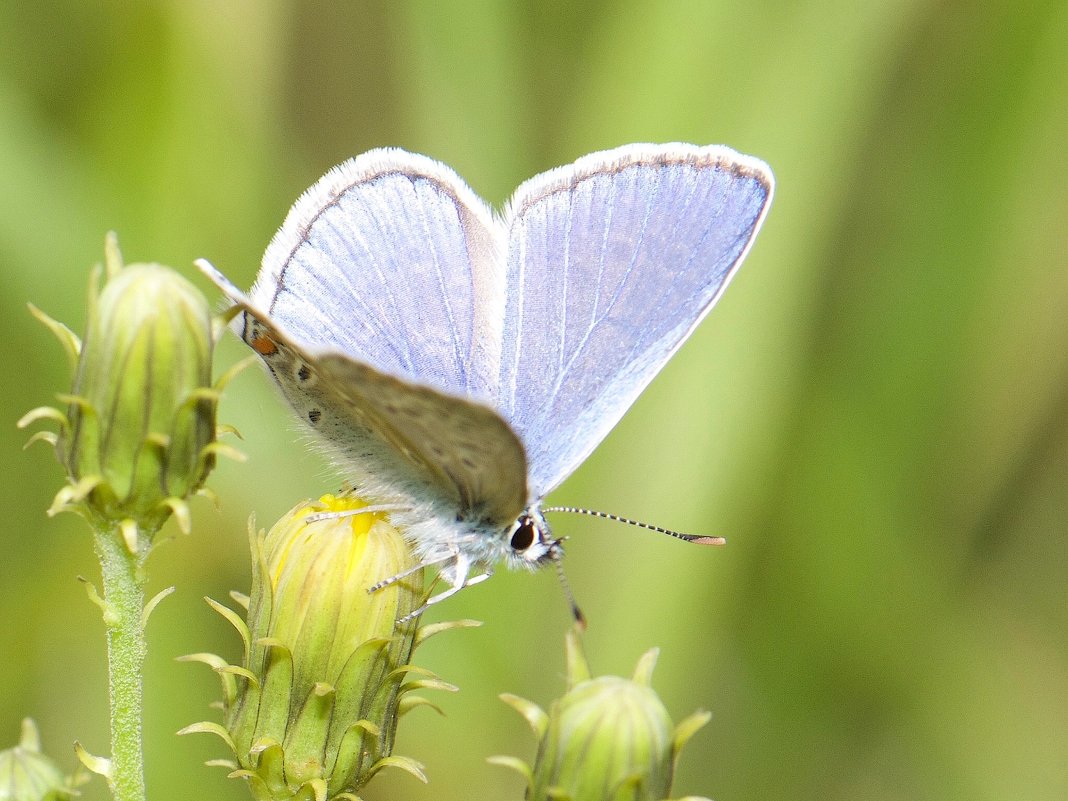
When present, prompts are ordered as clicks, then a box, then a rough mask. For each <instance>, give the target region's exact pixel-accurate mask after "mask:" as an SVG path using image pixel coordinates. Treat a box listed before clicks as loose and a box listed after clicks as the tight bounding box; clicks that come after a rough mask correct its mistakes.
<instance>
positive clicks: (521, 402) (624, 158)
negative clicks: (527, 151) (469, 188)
mask: <svg viewBox="0 0 1068 801" xmlns="http://www.w3.org/2000/svg"><path fill="white" fill-rule="evenodd" d="M771 192H772V179H771V174H770V172H769V171H768V170H767V168H766V167H765V166H764V165H763V164H762V163H761V162H758V161H756V160H754V159H749V158H747V157H744V156H740V155H738V154H736V153H734V152H733V151H731V150H728V149H726V148H697V147H694V146H691V145H663V146H653V145H631V146H627V147H624V148H619V149H617V150H615V151H607V152H605V153H595V154H592V155H591V156H587V157H585V158H583V159H580V160H579V161H578V162H576V163H575V164H574V165H571V166H568V167H561V168H558V169H556V170H553V171H551V172H548V173H545V174H544V175H540V176H537V177H535V178H533V179H531V180H530V181H528V182H527V183H525V184H523V185H522V186H521V187H520V188H519V190H518V191H517V192H516V195H515V197H514V198H513V200H512V202H511V204H510V206H509V209H508V212H507V214H506V223H507V224H508V226H509V227H508V250H507V285H508V299H507V306H506V311H505V315H504V335H503V345H502V362H501V380H500V387H499V393H500V394H499V396H498V399H497V405H498V408H499V409H500V410H501V413H502V414H503V415H504V417H505V418H506V419H507V420H508V421H509V423H510V424H511V425H512V427H513V428H514V429H515V430H516V432H517V433H518V434H519V436H520V438H521V439H522V441H523V442H524V444H525V445H526V449H527V461H528V469H529V485H530V491H531V493H532V495H533V497H535V498H540V497H541V496H543V495H544V494H545V493H547V492H548V491H550V490H551V489H553V488H554V487H555V486H556V485H557V484H559V483H560V482H561V481H562V480H563V479H564V478H565V477H566V476H568V475H569V474H570V473H571V472H572V471H573V470H574V469H575V468H576V467H577V466H578V465H579V464H580V463H581V462H582V461H583V460H584V459H585V458H586V457H587V456H588V455H589V453H590V452H591V451H592V450H593V449H594V448H595V447H596V446H597V444H598V443H599V442H600V441H601V440H602V439H603V438H604V436H605V435H606V434H607V433H608V431H609V430H610V429H611V428H612V427H613V426H614V425H615V424H616V423H617V422H618V421H619V419H620V417H622V415H623V413H624V412H625V411H626V410H627V408H628V407H629V406H630V405H631V404H632V403H633V401H634V400H635V398H636V397H637V396H638V394H639V393H640V392H641V391H642V390H643V389H644V388H645V386H646V385H647V384H648V383H649V381H650V380H652V378H653V376H654V375H656V373H657V372H659V370H660V369H661V368H662V367H663V365H664V363H665V362H666V361H667V359H668V358H669V357H670V356H671V354H672V353H673V352H674V350H675V349H676V348H677V347H678V346H679V345H680V344H681V343H682V341H683V340H684V339H685V338H686V337H687V336H688V335H689V333H690V332H691V331H692V330H693V328H694V326H696V325H697V323H698V322H699V321H700V319H701V318H702V317H703V316H704V315H705V313H706V312H707V311H708V310H709V309H710V308H711V306H712V305H713V304H714V303H715V301H716V299H717V298H718V297H719V295H720V293H721V292H722V291H723V289H724V288H725V287H726V284H727V282H728V281H729V280H730V277H731V276H732V275H733V272H734V270H735V268H736V267H737V266H738V265H739V264H740V262H741V260H742V258H743V257H744V255H745V253H746V251H747V250H748V247H749V245H750V243H751V242H752V239H753V237H754V236H755V234H756V231H757V228H758V227H759V225H760V222H761V221H762V219H763V216H764V214H765V212H766V209H767V206H768V203H769V202H770V199H771Z"/></svg>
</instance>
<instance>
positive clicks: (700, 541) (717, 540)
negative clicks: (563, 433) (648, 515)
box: [541, 506, 727, 545]
mask: <svg viewBox="0 0 1068 801" xmlns="http://www.w3.org/2000/svg"><path fill="white" fill-rule="evenodd" d="M541 511H542V512H543V513H545V512H570V513H571V514H574V515H589V516H590V517H600V518H603V519H604V520H614V521H615V522H617V523H626V524H627V525H628V526H637V527H638V528H647V529H649V530H650V531H655V532H657V533H658V534H667V535H668V536H669V537H674V538H675V539H678V540H684V541H686V542H693V543H696V544H697V545H726V544H727V540H725V539H724V538H723V537H709V536H706V535H703V534H683V533H682V532H681V531H673V530H672V529H670V528H662V527H661V526H654V525H652V524H651V523H642V522H641V521H640V520H631V519H630V518H629V517H620V516H619V515H614V514H611V513H610V512H598V511H595V510H593V509H583V508H582V507H581V506H550V507H548V508H546V509H542V510H541Z"/></svg>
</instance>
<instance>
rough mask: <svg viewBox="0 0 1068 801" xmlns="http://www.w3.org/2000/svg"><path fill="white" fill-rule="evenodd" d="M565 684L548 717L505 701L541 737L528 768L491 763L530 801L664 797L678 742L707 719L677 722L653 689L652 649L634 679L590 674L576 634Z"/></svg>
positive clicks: (698, 716) (507, 761)
mask: <svg viewBox="0 0 1068 801" xmlns="http://www.w3.org/2000/svg"><path fill="white" fill-rule="evenodd" d="M568 657H569V659H568V684H569V689H568V691H567V692H566V693H565V694H564V696H563V697H562V698H560V699H558V700H557V701H555V702H553V704H552V706H551V707H550V708H549V712H548V714H546V713H545V712H544V711H542V710H541V709H539V708H538V707H537V706H535V705H534V704H532V703H530V702H529V701H525V700H523V699H521V698H517V697H515V696H510V695H506V696H502V698H503V699H504V700H505V701H506V702H507V703H509V704H510V705H512V706H513V707H515V708H516V709H517V710H519V712H520V713H521V714H522V715H523V716H524V717H526V719H527V721H528V722H529V723H530V724H531V726H532V728H533V729H534V732H535V734H536V735H537V736H538V740H539V742H538V753H537V756H536V758H535V761H534V766H533V768H530V767H528V766H527V765H525V764H524V763H522V762H520V761H519V760H515V759H512V758H509V757H497V758H495V759H494V760H493V761H495V762H498V763H500V764H504V765H507V766H509V767H513V768H516V769H518V770H519V771H520V772H521V773H522V774H523V775H524V776H525V777H526V779H527V782H528V793H527V798H529V799H532V800H533V801H568V799H570V801H662V799H666V798H668V797H669V794H670V792H671V783H672V779H673V776H674V769H675V761H676V758H677V756H678V752H679V750H680V749H681V747H682V745H683V744H684V743H685V741H686V740H688V739H689V738H690V736H691V735H692V734H693V733H694V732H695V731H696V730H697V729H698V728H700V727H701V726H703V725H704V724H705V723H706V722H707V721H708V715H707V713H703V712H698V713H695V714H694V715H692V716H690V717H689V718H687V719H686V720H684V721H683V722H682V723H681V724H680V725H679V726H674V725H673V724H672V722H671V718H670V716H669V715H668V712H667V709H666V708H665V707H664V704H663V702H661V700H660V698H659V696H657V694H656V692H655V691H654V690H653V689H652V687H651V686H650V680H651V678H652V670H653V667H654V666H655V664H656V657H657V651H656V649H654V650H652V651H649V652H648V653H647V654H646V655H645V656H644V657H642V659H641V661H639V663H638V667H637V669H636V670H635V674H634V677H633V678H631V679H624V678H620V677H618V676H600V677H597V678H590V675H589V667H588V666H587V664H586V661H585V657H584V656H583V655H582V652H581V649H580V645H579V641H578V636H577V634H575V633H574V632H572V633H570V634H569V637H568Z"/></svg>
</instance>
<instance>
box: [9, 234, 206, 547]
mask: <svg viewBox="0 0 1068 801" xmlns="http://www.w3.org/2000/svg"><path fill="white" fill-rule="evenodd" d="M35 314H37V316H38V317H39V318H41V319H42V320H43V321H44V322H45V323H46V324H48V325H49V327H50V328H52V330H53V331H54V332H56V333H57V334H58V335H59V336H60V339H61V341H62V342H63V343H64V345H65V346H66V347H67V349H68V353H69V354H70V355H71V356H72V357H73V358H74V359H76V362H77V364H76V368H75V374H74V383H73V388H72V390H71V393H70V394H69V395H64V396H61V400H63V401H64V402H66V403H67V412H66V415H65V416H64V417H65V419H63V418H60V417H59V416H58V415H57V414H55V410H49V409H37V410H34V411H33V412H31V413H30V414H28V415H26V417H24V418H23V420H22V421H21V424H22V425H25V424H27V423H28V422H31V421H32V420H35V419H40V418H43V417H50V418H52V419H59V422H60V432H59V436H58V438H56V437H55V436H54V435H47V434H46V435H45V436H44V437H41V435H38V437H39V438H46V439H48V440H49V441H52V442H54V443H55V445H56V453H57V455H58V457H59V459H60V461H61V462H62V463H63V465H64V466H65V467H66V469H67V474H68V476H69V478H70V484H69V485H68V486H67V487H64V488H63V489H62V490H60V492H59V493H58V494H57V495H56V500H55V502H54V503H53V507H52V510H51V511H53V512H55V511H60V510H64V509H76V510H79V511H82V512H85V513H89V514H93V515H96V516H98V517H100V518H102V519H104V520H106V521H115V522H120V521H124V522H125V521H132V522H133V523H134V524H135V525H136V526H137V527H138V528H140V529H144V530H146V531H148V532H149V533H150V534H152V533H154V532H155V531H156V530H157V529H158V528H159V526H160V525H162V523H163V522H164V521H165V520H166V519H167V517H168V516H169V515H170V514H171V513H172V512H175V511H177V512H178V513H179V515H180V516H181V517H180V520H179V522H184V517H185V515H186V514H187V513H186V512H185V508H184V505H183V504H184V499H185V498H187V497H188V496H189V495H190V494H192V493H193V492H195V491H196V490H197V489H199V488H200V486H201V485H202V484H203V483H204V480H205V479H206V478H207V475H208V473H209V472H210V471H211V468H212V467H213V466H214V459H215V452H216V449H215V446H214V445H213V442H214V439H215V409H216V405H217V401H218V392H217V391H216V390H215V389H213V388H212V386H211V369H212V365H211V357H212V348H213V339H212V325H211V313H210V309H209V307H208V303H207V301H206V300H205V298H204V296H203V295H202V294H201V293H200V292H199V291H198V290H197V289H196V287H194V286H193V285H192V284H191V283H189V282H188V281H187V280H186V279H185V278H183V277H182V276H180V275H178V274H177V273H176V272H174V271H173V270H171V269H169V268H167V267H163V266H161V265H158V264H136V265H130V266H128V267H123V266H122V263H121V257H120V256H119V253H118V247H117V245H116V244H115V240H114V238H113V237H111V238H109V240H108V247H107V281H106V283H105V285H104V288H103V290H102V291H98V289H97V280H96V279H95V277H94V281H93V282H92V284H91V286H90V295H89V309H88V316H87V322H86V331H85V337H84V339H83V340H82V341H79V340H78V338H77V337H75V336H74V335H73V334H72V333H70V331H69V330H68V329H66V327H65V326H62V325H61V324H59V323H56V322H55V321H53V320H50V319H48V318H47V317H45V316H44V315H43V314H41V313H38V312H36V311H35Z"/></svg>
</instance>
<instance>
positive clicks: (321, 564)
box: [183, 495, 463, 801]
mask: <svg viewBox="0 0 1068 801" xmlns="http://www.w3.org/2000/svg"><path fill="white" fill-rule="evenodd" d="M365 505H366V504H364V502H363V501H361V500H358V499H355V498H352V497H341V498H335V497H333V496H329V495H326V496H323V497H322V498H321V499H320V500H319V502H318V503H302V504H300V505H298V506H297V507H295V508H294V509H293V510H292V511H290V512H289V513H288V514H286V515H285V516H284V517H283V518H282V519H281V520H280V521H279V522H278V523H277V524H275V526H274V527H273V528H272V529H271V530H270V531H269V532H268V533H267V534H264V533H263V532H262V531H261V532H260V533H259V534H253V536H252V549H253V555H254V570H253V582H252V594H251V597H250V598H249V599H248V604H247V609H248V621H247V625H246V624H245V623H244V622H242V621H241V620H240V619H239V618H238V617H237V616H236V615H235V614H234V613H233V612H231V611H230V610H229V609H226V608H225V607H222V606H221V605H218V604H214V603H213V606H215V608H216V609H217V610H219V611H220V612H222V614H224V616H226V617H227V619H229V620H230V622H231V623H233V624H234V625H235V626H236V627H237V628H238V631H239V632H240V633H241V635H242V638H243V640H244V643H245V657H244V664H243V666H241V667H236V666H231V665H227V664H226V663H225V662H224V661H223V660H222V659H220V658H219V657H215V656H212V655H204V654H199V655H194V656H192V657H187V658H188V659H196V660H199V661H204V662H207V663H208V664H210V665H212V666H213V667H214V668H215V669H216V670H217V671H218V672H219V673H220V675H221V676H222V677H223V689H224V695H225V704H224V706H225V708H226V727H225V729H224V728H222V727H219V726H217V725H215V724H211V723H200V724H195V725H194V726H190V727H187V728H186V729H184V730H183V733H184V732H191V731H210V732H212V733H214V734H217V735H219V736H220V737H222V738H223V739H224V740H225V741H226V742H227V743H228V745H230V747H231V748H232V749H233V751H234V754H235V756H236V757H237V762H236V763H233V764H232V765H231V766H232V767H234V768H236V769H235V770H234V771H233V773H232V774H231V775H233V776H237V777H242V778H245V779H247V780H248V782H249V786H250V789H251V791H252V794H253V796H254V797H255V798H256V799H258V800H259V801H284V800H288V799H294V798H300V799H304V798H309V799H311V798H315V799H319V798H331V799H333V798H350V797H351V798H354V797H355V796H354V795H351V794H352V793H354V792H355V791H356V790H358V789H359V788H360V787H361V786H363V785H364V784H365V783H366V782H367V781H368V780H369V779H370V778H371V777H372V776H373V775H374V774H375V773H376V772H377V771H378V770H380V769H381V768H382V767H385V766H387V765H392V766H396V767H402V768H405V769H407V770H409V771H410V772H412V773H414V774H415V775H417V776H418V777H420V778H422V773H421V770H420V768H419V766H418V765H417V764H416V763H415V762H413V761H411V760H409V759H406V758H403V757H396V756H391V755H390V752H391V750H392V747H393V739H394V734H395V732H396V728H397V720H398V716H399V714H400V713H401V712H403V711H406V709H407V708H409V707H411V706H415V705H417V704H420V703H426V702H425V701H423V700H422V699H417V698H414V697H410V696H409V697H405V695H406V694H407V693H408V692H409V691H411V690H413V689H417V688H427V687H429V688H439V689H449V690H454V689H455V688H454V687H451V686H450V685H447V684H445V683H444V682H441V681H440V680H438V679H437V678H436V677H433V676H430V675H429V674H428V673H427V672H426V671H422V670H419V669H418V668H415V667H413V666H411V665H410V664H409V663H410V661H411V657H412V652H413V650H414V648H415V645H416V643H417V642H419V641H421V640H422V639H425V637H426V636H427V635H428V634H430V633H432V632H433V631H434V630H437V629H440V628H442V626H435V627H433V629H431V628H430V627H424V628H423V629H419V627H418V620H417V618H415V619H408V620H406V621H405V622H403V623H399V622H398V621H399V620H402V619H405V618H406V617H407V616H409V615H410V614H411V613H412V612H413V611H415V610H417V609H418V608H419V607H420V606H421V605H422V604H423V602H424V601H425V593H424V590H423V571H422V569H421V568H418V564H417V562H415V561H414V559H413V557H412V555H411V552H410V550H409V547H408V545H407V543H406V542H405V540H404V538H403V537H402V536H401V534H400V532H398V531H397V529H395V528H393V526H391V525H390V524H389V523H388V522H386V521H385V520H384V519H383V515H382V514H381V513H378V512H366V513H356V514H353V512H357V510H359V509H361V508H363V507H365ZM398 576H403V578H399V579H397V580H394V581H392V582H391V583H389V584H388V585H386V586H384V587H381V588H378V589H375V590H373V591H372V590H371V588H372V587H373V586H374V585H376V584H378V583H379V582H381V581H383V580H384V579H390V578H395V577H398ZM460 625H463V624H460ZM410 673H416V674H418V675H420V676H422V678H419V679H416V680H412V681H407V682H406V681H405V678H406V677H407V676H408V674H410ZM347 794H348V795H347Z"/></svg>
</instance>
